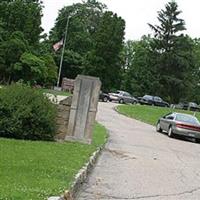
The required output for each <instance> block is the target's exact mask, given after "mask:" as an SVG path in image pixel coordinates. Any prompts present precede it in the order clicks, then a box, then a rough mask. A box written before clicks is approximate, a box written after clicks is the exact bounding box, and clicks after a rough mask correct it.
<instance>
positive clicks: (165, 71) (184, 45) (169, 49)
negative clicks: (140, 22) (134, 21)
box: [149, 1, 193, 102]
mask: <svg viewBox="0 0 200 200" xmlns="http://www.w3.org/2000/svg"><path fill="white" fill-rule="evenodd" d="M180 13H181V11H179V10H178V5H177V3H176V2H175V1H171V2H169V3H168V4H166V6H165V9H164V10H161V11H160V12H158V21H159V25H155V26H153V25H151V24H149V26H150V27H151V28H152V30H153V31H154V46H153V51H154V53H155V54H157V58H156V62H157V63H156V68H157V73H158V74H159V76H160V78H159V83H160V87H159V88H158V93H159V94H160V95H161V96H164V97H166V98H168V100H169V101H170V102H178V101H179V100H180V98H182V97H184V96H185V95H186V94H187V91H188V90H189V89H190V88H189V87H188V84H187V83H188V77H191V76H190V74H191V71H192V66H193V58H192V55H193V54H192V48H193V47H192V42H191V39H190V38H189V37H188V36H185V35H183V34H182V31H184V30H186V28H185V22H184V20H183V19H181V18H179V15H180Z"/></svg>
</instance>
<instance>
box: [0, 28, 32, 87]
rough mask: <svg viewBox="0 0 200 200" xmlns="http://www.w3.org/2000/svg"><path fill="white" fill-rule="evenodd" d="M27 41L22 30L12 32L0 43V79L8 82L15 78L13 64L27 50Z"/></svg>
mask: <svg viewBox="0 0 200 200" xmlns="http://www.w3.org/2000/svg"><path fill="white" fill-rule="evenodd" d="M27 49H28V43H27V41H26V40H25V39H24V35H23V33H22V32H19V31H17V32H13V33H12V34H11V36H10V38H9V39H8V40H6V41H3V42H1V43H0V72H1V74H2V79H3V80H4V81H5V82H8V83H10V82H11V81H12V80H14V79H15V77H14V75H15V74H14V65H15V63H16V62H18V60H19V59H20V57H21V55H22V54H23V53H24V52H25V51H27Z"/></svg>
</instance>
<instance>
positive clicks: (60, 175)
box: [0, 124, 107, 200]
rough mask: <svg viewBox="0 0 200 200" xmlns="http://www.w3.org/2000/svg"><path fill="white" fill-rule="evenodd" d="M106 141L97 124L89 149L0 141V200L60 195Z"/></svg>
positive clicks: (76, 145) (75, 145) (33, 199)
mask: <svg viewBox="0 0 200 200" xmlns="http://www.w3.org/2000/svg"><path fill="white" fill-rule="evenodd" d="M106 138H107V132H106V130H105V128H104V127H103V126H101V125H99V124H96V125H95V129H94V134H93V143H92V145H87V144H80V143H75V142H64V143H56V142H33V141H22V140H11V139H3V138H0V200H25V199H27V200H43V199H47V197H49V196H55V195H59V194H62V193H63V191H64V190H66V189H68V188H69V186H70V184H71V183H72V182H73V180H74V176H75V174H76V173H77V172H78V170H79V169H80V168H81V167H82V166H83V165H84V163H86V161H88V159H89V156H90V155H91V154H92V153H93V152H94V151H95V150H96V148H97V147H98V146H100V145H102V144H103V143H105V141H106Z"/></svg>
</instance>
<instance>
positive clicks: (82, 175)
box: [48, 131, 108, 200]
mask: <svg viewBox="0 0 200 200" xmlns="http://www.w3.org/2000/svg"><path fill="white" fill-rule="evenodd" d="M107 133H108V131H107ZM107 141H108V138H106V141H105V143H104V144H103V145H102V146H100V147H99V148H97V150H96V151H95V152H94V153H93V154H92V155H91V156H90V158H89V161H88V162H87V163H86V164H85V165H84V166H83V167H82V168H81V169H80V170H79V172H78V173H77V174H76V176H75V180H74V182H73V183H72V185H71V186H70V188H69V190H66V191H65V192H64V194H63V195H62V196H60V197H49V198H48V200H74V198H75V196H76V194H77V192H78V190H79V188H80V185H81V184H82V183H83V182H84V181H85V180H86V179H87V178H88V175H89V173H90V172H91V170H92V169H93V167H94V165H95V164H96V162H97V159H98V158H99V156H100V154H101V152H102V150H103V149H104V148H105V145H106V143H107Z"/></svg>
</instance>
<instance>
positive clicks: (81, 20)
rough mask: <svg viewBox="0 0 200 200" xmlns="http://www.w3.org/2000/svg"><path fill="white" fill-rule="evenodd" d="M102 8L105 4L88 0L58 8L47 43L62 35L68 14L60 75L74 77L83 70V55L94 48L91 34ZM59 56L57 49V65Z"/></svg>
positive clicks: (53, 41)
mask: <svg viewBox="0 0 200 200" xmlns="http://www.w3.org/2000/svg"><path fill="white" fill-rule="evenodd" d="M104 9H105V5H103V4H101V3H99V2H98V1H96V0H88V1H83V2H82V3H77V4H73V5H72V6H67V7H64V8H62V9H61V10H60V12H59V15H58V17H57V19H56V23H55V26H54V28H53V29H52V30H51V32H50V36H49V38H50V40H49V43H50V44H51V45H52V44H53V43H55V42H57V41H59V40H61V39H62V38H63V37H64V32H65V29H66V24H67V20H68V16H69V15H70V16H71V18H70V20H69V27H68V31H67V41H66V49H65V53H64V61H63V67H62V74H61V77H69V78H75V77H76V76H77V74H80V73H82V72H83V68H84V63H85V55H87V54H88V52H90V51H91V50H92V49H93V48H94V40H93V36H94V33H95V32H96V31H97V28H98V25H99V21H100V17H101V16H102V15H103V10H104ZM60 57H61V51H58V52H57V53H56V54H55V55H54V58H55V61H56V63H57V65H59V62H60Z"/></svg>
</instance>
